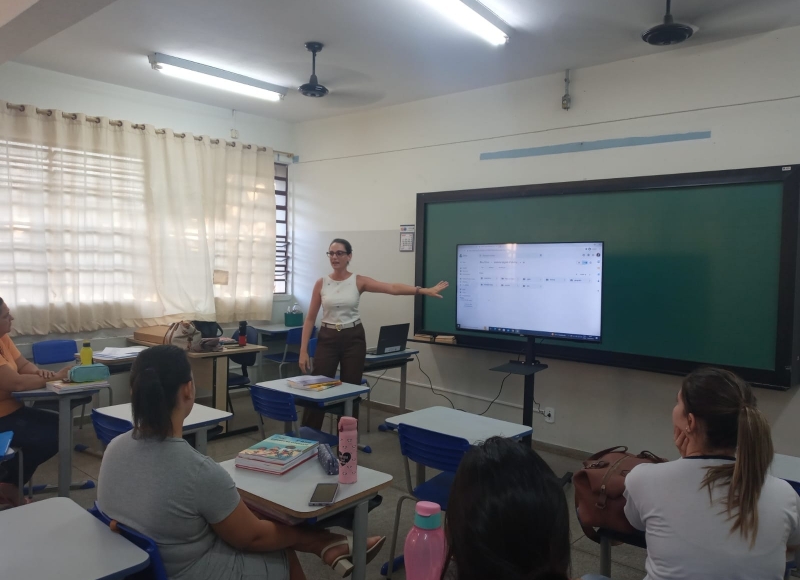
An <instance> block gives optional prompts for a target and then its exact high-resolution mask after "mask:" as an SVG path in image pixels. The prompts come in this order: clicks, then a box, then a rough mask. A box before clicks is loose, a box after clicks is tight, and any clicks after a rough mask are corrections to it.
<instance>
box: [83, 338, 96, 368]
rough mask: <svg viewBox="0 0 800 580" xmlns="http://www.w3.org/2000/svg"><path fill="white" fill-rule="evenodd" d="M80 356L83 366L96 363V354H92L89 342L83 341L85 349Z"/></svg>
mask: <svg viewBox="0 0 800 580" xmlns="http://www.w3.org/2000/svg"><path fill="white" fill-rule="evenodd" d="M80 355H81V364H82V365H90V364H92V363H93V362H94V353H93V352H92V346H91V344H90V343H89V341H88V340H84V341H83V348H82V349H81V352H80Z"/></svg>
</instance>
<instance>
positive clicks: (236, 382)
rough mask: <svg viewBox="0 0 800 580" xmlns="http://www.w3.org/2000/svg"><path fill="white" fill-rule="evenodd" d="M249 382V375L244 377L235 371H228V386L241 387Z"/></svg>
mask: <svg viewBox="0 0 800 580" xmlns="http://www.w3.org/2000/svg"><path fill="white" fill-rule="evenodd" d="M249 384H250V377H245V376H243V375H239V374H236V373H228V386H229V387H243V386H245V385H249Z"/></svg>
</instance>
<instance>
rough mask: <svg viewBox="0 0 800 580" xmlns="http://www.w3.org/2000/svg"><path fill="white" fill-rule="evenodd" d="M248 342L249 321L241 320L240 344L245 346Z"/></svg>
mask: <svg viewBox="0 0 800 580" xmlns="http://www.w3.org/2000/svg"><path fill="white" fill-rule="evenodd" d="M246 344H247V321H246V320H240V321H239V346H245V345H246Z"/></svg>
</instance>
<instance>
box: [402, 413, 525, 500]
mask: <svg viewBox="0 0 800 580" xmlns="http://www.w3.org/2000/svg"><path fill="white" fill-rule="evenodd" d="M386 424H387V425H388V426H389V427H391V428H393V429H397V427H398V426H400V425H411V426H412V427H419V428H420V429H427V430H428V431H433V432H435V433H441V434H443V435H452V436H453V437H461V438H462V439H466V440H467V441H468V442H469V444H470V445H478V444H479V443H482V442H483V441H486V440H487V439H489V438H490V437H506V438H508V439H519V438H520V437H524V436H525V435H530V434H531V433H532V432H533V429H531V428H530V427H526V426H525V425H518V424H517V423H509V422H508V421H500V420H498V419H492V418H491V417H484V416H482V415H474V414H472V413H466V412H464V411H456V410H455V409H451V408H449V407H428V408H427V409H422V410H421V411H413V412H411V413H406V414H405V415H395V416H394V417H389V418H388V419H386ZM424 482H425V466H424V465H421V464H417V484H418V485H419V484H422V483H424Z"/></svg>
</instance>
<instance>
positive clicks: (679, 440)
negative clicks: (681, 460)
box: [673, 427, 689, 457]
mask: <svg viewBox="0 0 800 580" xmlns="http://www.w3.org/2000/svg"><path fill="white" fill-rule="evenodd" d="M673 437H674V439H675V447H677V448H678V453H680V454H681V457H686V455H687V454H688V453H689V451H688V447H689V436H688V435H687V434H686V433H684V432H683V431H682V430H681V429H680V427H675V428H674V429H673Z"/></svg>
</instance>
